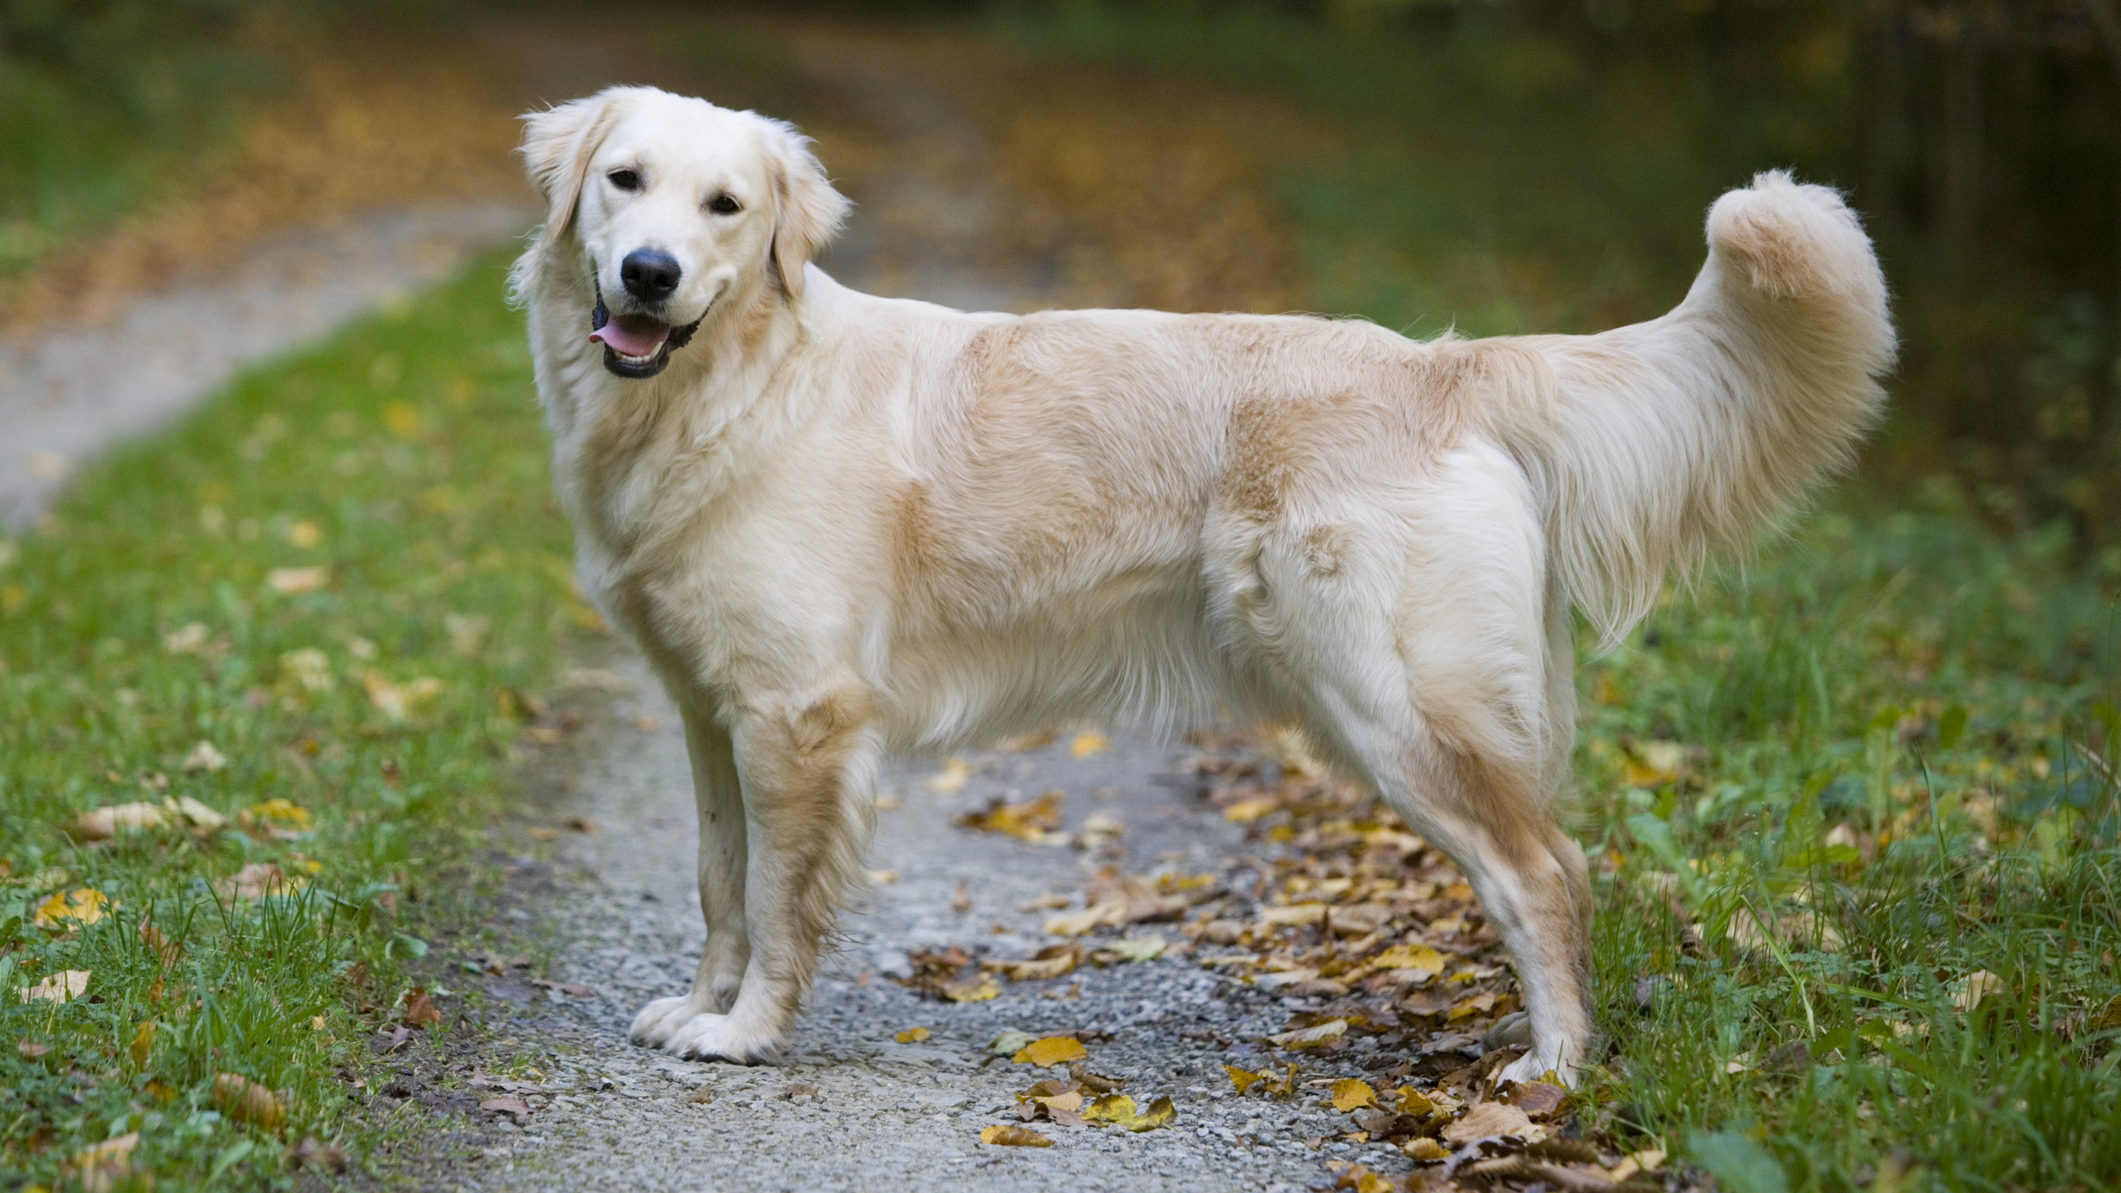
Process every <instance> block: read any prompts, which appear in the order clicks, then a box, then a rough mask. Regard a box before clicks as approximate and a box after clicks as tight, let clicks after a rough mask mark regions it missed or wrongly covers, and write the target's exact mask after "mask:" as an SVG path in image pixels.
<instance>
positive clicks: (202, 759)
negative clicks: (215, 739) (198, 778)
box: [184, 741, 228, 775]
mask: <svg viewBox="0 0 2121 1193" xmlns="http://www.w3.org/2000/svg"><path fill="white" fill-rule="evenodd" d="M227 765H228V756H227V755H226V754H223V753H222V752H221V751H219V750H217V749H215V748H214V743H212V742H210V741H202V742H200V743H199V744H198V745H196V746H193V747H192V748H191V753H189V754H186V755H185V756H184V773H185V774H187V775H188V774H192V773H195V772H197V771H202V770H203V771H208V772H212V771H217V770H220V769H221V768H222V767H224V766H227Z"/></svg>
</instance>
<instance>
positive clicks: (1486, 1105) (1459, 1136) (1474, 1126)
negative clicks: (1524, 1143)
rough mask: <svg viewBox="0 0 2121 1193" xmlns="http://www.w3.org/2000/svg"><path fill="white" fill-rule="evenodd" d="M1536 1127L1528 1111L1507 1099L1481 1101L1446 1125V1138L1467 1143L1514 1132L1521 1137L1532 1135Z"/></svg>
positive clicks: (1444, 1135)
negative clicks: (1507, 1101)
mask: <svg viewBox="0 0 2121 1193" xmlns="http://www.w3.org/2000/svg"><path fill="white" fill-rule="evenodd" d="M1535 1130H1537V1128H1535V1127H1534V1126H1532V1120H1531V1119H1530V1118H1529V1117H1527V1116H1526V1115H1525V1112H1524V1111H1522V1110H1519V1109H1518V1108H1517V1107H1515V1106H1512V1105H1509V1104H1508V1103H1506V1102H1482V1103H1480V1104H1479V1105H1477V1106H1474V1107H1472V1108H1471V1109H1468V1110H1467V1111H1466V1112H1465V1113H1464V1114H1463V1115H1461V1116H1459V1119H1458V1121H1457V1122H1454V1123H1452V1124H1450V1125H1449V1126H1447V1127H1445V1128H1444V1129H1443V1137H1444V1139H1445V1141H1446V1142H1449V1143H1457V1144H1466V1143H1471V1142H1473V1141H1474V1140H1476V1139H1491V1138H1493V1137H1495V1136H1497V1135H1514V1136H1517V1137H1518V1138H1520V1139H1524V1138H1532V1137H1533V1135H1532V1133H1533V1132H1534V1131H1535Z"/></svg>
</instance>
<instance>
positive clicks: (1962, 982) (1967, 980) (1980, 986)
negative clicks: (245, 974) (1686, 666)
mask: <svg viewBox="0 0 2121 1193" xmlns="http://www.w3.org/2000/svg"><path fill="white" fill-rule="evenodd" d="M37 914H38V919H39V920H40V922H41V920H42V919H43V914H44V913H43V912H41V911H40V912H38V913H37ZM2001 993H2003V979H2002V978H1999V977H1997V976H1996V975H1995V974H1992V973H1990V972H1989V971H1987V970H1985V969H1977V970H1975V971H1974V972H1972V973H1970V974H1968V975H1966V976H1965V977H1963V978H1960V979H1959V980H1958V981H1956V982H1953V983H1952V1006H1953V1008H1955V1009H1957V1010H1960V1011H1971V1010H1973V1009H1974V1008H1976V1007H1978V1006H1980V1005H1981V1003H1982V1000H1983V999H1988V998H1994V997H1995V996H1996V995H1999V994H2001Z"/></svg>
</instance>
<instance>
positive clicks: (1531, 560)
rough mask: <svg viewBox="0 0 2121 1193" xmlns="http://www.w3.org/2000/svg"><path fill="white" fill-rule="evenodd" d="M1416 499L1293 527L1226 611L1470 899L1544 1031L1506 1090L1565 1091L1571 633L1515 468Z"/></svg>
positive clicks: (1577, 949)
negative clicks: (1469, 888) (1557, 812)
mask: <svg viewBox="0 0 2121 1193" xmlns="http://www.w3.org/2000/svg"><path fill="white" fill-rule="evenodd" d="M1421 480H1422V481H1423V482H1426V483H1425V484H1423V485H1421V487H1420V488H1417V489H1413V490H1412V491H1411V492H1410V493H1409V494H1408V496H1406V497H1403V498H1402V499H1401V500H1400V501H1399V502H1396V503H1395V504H1394V505H1393V506H1392V507H1391V508H1390V509H1388V510H1380V509H1378V508H1376V507H1374V506H1367V507H1366V506H1362V505H1357V504H1352V503H1351V504H1341V503H1334V502H1331V501H1317V502H1314V503H1311V504H1309V505H1307V506H1306V507H1305V508H1303V509H1302V510H1301V512H1300V513H1292V516H1291V517H1290V518H1289V519H1288V524H1287V525H1286V526H1277V527H1276V528H1274V529H1273V530H1271V531H1270V532H1268V533H1267V534H1266V535H1265V536H1264V537H1263V539H1262V540H1261V543H1260V550H1259V552H1258V554H1257V556H1256V561H1255V563H1254V568H1255V570H1256V573H1257V576H1258V583H1257V590H1256V594H1255V595H1254V596H1253V597H1252V598H1251V601H1250V603H1249V606H1248V605H1247V603H1246V602H1245V601H1244V600H1242V599H1240V600H1237V601H1234V602H1233V605H1232V607H1233V610H1235V611H1239V612H1241V613H1243V614H1244V615H1245V617H1246V620H1247V621H1249V622H1250V623H1251V625H1252V628H1253V631H1254V633H1255V635H1256V637H1257V640H1258V642H1259V643H1260V645H1261V647H1262V648H1263V649H1264V650H1265V651H1266V652H1267V654H1268V655H1269V657H1270V658H1271V659H1272V661H1273V665H1272V669H1273V670H1274V671H1276V672H1278V673H1279V674H1281V675H1282V676H1283V677H1284V678H1285V679H1286V680H1287V681H1288V682H1289V683H1290V684H1291V686H1292V688H1293V692H1294V695H1295V698H1296V699H1297V701H1298V703H1299V706H1300V708H1301V710H1302V712H1303V716H1304V720H1305V724H1306V728H1307V730H1308V731H1309V732H1310V734H1311V736H1312V737H1313V738H1314V739H1316V740H1317V742H1318V744H1319V746H1320V747H1321V748H1322V749H1323V750H1324V751H1325V752H1326V753H1327V754H1328V756H1329V757H1331V758H1332V759H1333V760H1334V761H1335V762H1336V763H1337V764H1339V766H1340V768H1341V769H1342V770H1344V771H1345V772H1347V773H1348V775H1349V777H1351V778H1354V779H1358V780H1361V781H1365V782H1367V783H1368V784H1369V785H1371V786H1372V787H1373V789H1375V790H1376V791H1377V792H1378V793H1379V794H1380V795H1382V796H1383V797H1384V798H1385V800H1386V801H1387V802H1389V803H1390V804H1391V805H1392V807H1393V809H1394V810H1395V811H1397V812H1398V813H1399V814H1400V816H1401V817H1402V818H1403V819H1405V820H1406V822H1407V824H1408V826H1409V827H1410V828H1412V829H1413V830H1414V831H1415V832H1416V833H1418V834H1420V835H1421V836H1422V837H1423V838H1425V839H1426V840H1427V841H1428V842H1429V843H1430V844H1431V845H1434V846H1435V847H1436V848H1438V849H1440V850H1442V851H1443V852H1444V853H1445V854H1447V855H1449V856H1450V857H1451V859H1452V860H1453V861H1455V862H1456V863H1457V864H1458V865H1459V867H1460V868H1461V869H1463V870H1464V871H1465V873H1466V876H1467V878H1468V879H1469V880H1470V881H1471V883H1472V885H1473V889H1474V892H1475V893H1476V894H1477V895H1478V896H1479V898H1480V903H1481V907H1482V909H1483V911H1484V912H1485V913H1486V915H1487V917H1488V919H1489V920H1490V921H1491V922H1492V923H1493V924H1494V925H1495V927H1496V929H1497V931H1498V932H1500V934H1501V935H1502V938H1503V942H1504V944H1506V945H1507V946H1508V948H1509V950H1510V953H1511V956H1512V958H1513V959H1514V960H1515V962H1516V966H1517V973H1518V979H1519V983H1520V986H1521V989H1522V993H1523V999H1524V1006H1525V1009H1526V1011H1527V1014H1528V1018H1529V1020H1530V1024H1531V1028H1532V1048H1531V1050H1530V1052H1528V1053H1527V1054H1526V1055H1525V1056H1524V1057H1522V1058H1520V1059H1519V1060H1517V1061H1515V1062H1514V1063H1512V1064H1511V1065H1510V1066H1509V1067H1507V1068H1506V1069H1504V1070H1503V1073H1502V1075H1503V1076H1504V1077H1505V1078H1507V1079H1510V1080H1524V1079H1528V1078H1535V1077H1538V1076H1540V1075H1542V1074H1544V1073H1546V1072H1547V1071H1549V1070H1553V1071H1555V1072H1557V1073H1558V1074H1560V1075H1561V1077H1562V1078H1563V1079H1564V1080H1566V1079H1567V1078H1568V1077H1569V1076H1570V1073H1571V1070H1572V1068H1573V1066H1574V1065H1576V1064H1577V1063H1579V1062H1580V1061H1582V1060H1583V1059H1584V1057H1585V1056H1586V1055H1587V1052H1588V1049H1589V1047H1590V1042H1591V1035H1592V1030H1591V1016H1590V1012H1589V1003H1588V998H1589V989H1590V987H1589V974H1590V933H1589V928H1590V914H1591V897H1590V884H1589V879H1588V875H1587V869H1586V867H1585V864H1584V859H1583V854H1582V851H1581V850H1579V849H1577V848H1576V846H1575V845H1574V844H1573V843H1572V842H1571V841H1570V840H1569V838H1568V836H1567V834H1565V833H1563V832H1562V831H1561V828H1560V826H1559V825H1558V824H1557V823H1556V821H1555V818H1554V805H1555V802H1556V799H1557V797H1558V794H1559V791H1560V788H1561V785H1562V783H1563V782H1564V781H1565V779H1566V774H1567V765H1566V759H1567V749H1568V742H1569V740H1571V739H1572V737H1573V725H1572V723H1571V720H1570V718H1571V715H1572V710H1573V706H1574V701H1573V699H1572V691H1573V689H1572V688H1571V687H1569V682H1570V681H1569V679H1568V677H1566V676H1558V675H1554V674H1553V671H1554V669H1555V668H1557V667H1558V668H1566V667H1567V666H1568V665H1569V653H1568V650H1567V623H1566V622H1565V621H1561V622H1558V623H1557V621H1556V616H1557V612H1556V611H1557V610H1562V609H1563V607H1562V606H1561V605H1559V603H1558V602H1557V601H1556V600H1555V599H1554V598H1553V597H1552V594H1551V590H1550V587H1549V585H1548V583H1547V581H1546V576H1545V561H1544V550H1545V548H1544V541H1543V537H1542V534H1541V531H1540V526H1539V522H1538V520H1537V515H1536V512H1535V511H1536V506H1535V505H1534V504H1533V502H1532V500H1531V496H1530V493H1529V492H1528V490H1527V489H1526V486H1525V482H1524V479H1523V475H1522V473H1521V472H1519V471H1518V470H1517V469H1516V468H1515V467H1514V465H1513V464H1511V463H1510V462H1509V461H1507V460H1505V459H1503V458H1501V457H1500V454H1499V453H1495V452H1492V451H1483V450H1478V449H1473V450H1466V451H1461V452H1457V453H1453V454H1452V455H1449V456H1446V457H1443V458H1441V459H1439V460H1437V461H1435V462H1434V464H1433V465H1432V466H1431V467H1430V469H1429V470H1428V471H1427V473H1426V474H1425V475H1424V476H1422V478H1421ZM1336 514H1338V515H1339V516H1334V515H1336ZM1322 541H1330V542H1332V543H1333V544H1334V545H1335V549H1334V550H1333V551H1332V552H1331V553H1330V555H1321V553H1320V552H1319V551H1318V550H1317V544H1318V543H1320V542H1322ZM1322 562H1325V563H1330V565H1331V566H1330V567H1325V566H1321V563H1322Z"/></svg>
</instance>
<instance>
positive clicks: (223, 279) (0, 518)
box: [0, 199, 537, 530]
mask: <svg viewBox="0 0 2121 1193" xmlns="http://www.w3.org/2000/svg"><path fill="white" fill-rule="evenodd" d="M536 220H537V213H536V211H535V210H534V209H533V208H532V207H530V206H529V205H528V203H527V199H526V200H524V201H508V202H500V201H491V200H485V201H468V202H459V203H450V204H443V205H436V206H427V207H410V208H389V209H384V210H378V211H374V212H370V213H368V214H366V215H364V216H361V217H358V218H354V219H349V220H345V221H343V222H340V223H337V224H334V225H331V226H327V227H319V228H308V229H303V230H301V231H298V232H294V233H289V234H285V235H281V236H277V237H274V238H271V239H268V240H265V241H261V242H259V243H256V244H252V245H247V246H243V247H242V249H241V251H240V252H234V253H232V254H231V259H230V260H229V261H228V262H227V263H226V264H225V266H224V267H222V268H220V269H217V270H216V271H215V272H213V273H212V274H210V275H201V274H189V275H183V276H179V277H176V278H173V279H171V280H170V281H169V282H168V283H166V284H164V285H162V286H159V287H157V288H156V289H154V290H152V291H150V292H148V293H143V294H141V295H139V296H138V297H137V298H135V299H134V300H133V301H132V302H131V303H130V304H128V305H127V306H126V307H125V309H124V310H123V311H121V312H119V313H117V314H116V315H115V316H114V317H113V318H111V319H109V320H108V321H99V322H96V323H90V324H75V323H69V322H67V321H65V320H64V319H54V320H52V321H51V322H49V323H46V324H44V325H42V326H33V327H16V328H10V329H9V333H8V335H7V336H6V337H5V338H4V339H0V530H7V529H10V528H16V527H21V526H26V525H28V524H30V523H31V522H33V521H35V519H36V518H37V516H38V515H39V514H41V513H42V512H43V511H44V510H45V509H47V508H48V507H49V506H50V504H51V501H52V499H53V498H54V497H55V496H56V495H57V494H58V493H59V491H60V490H61V489H62V488H63V487H64V486H65V483H66V480H67V478H68V477H70V476H71V475H72V474H73V473H74V472H75V470H76V469H78V468H79V467H80V465H81V463H82V462H83V461H84V460H86V459H87V458H88V457H90V456H93V455H94V454H96V453H97V452H99V451H101V450H102V449H103V448H105V447H107V446H109V445H110V444H111V443H113V442H115V441H117V440H119V439H124V438H130V437H133V436H137V435H141V434H145V433H147V432H149V431H152V430H154V429H155V428H156V427H159V426H162V425H163V424H165V423H167V422H168V421H170V420H171V419H174V418H175V417H177V416H178V415H179V414H181V413H183V412H184V411H185V410H187V409H189V408H190V407H191V406H192V405H194V404H195V403H197V402H198V401H199V400H200V399H201V398H204V397H206V396H207V395H208V394H211V393H213V392H215V391H216V390H219V389H220V388H221V387H222V386H224V385H226V384H227V383H228V381H229V379H230V378H232V377H233V376H235V374H236V373H237V372H239V371H241V370H242V369H244V368H246V367H248V366H250V365H252V364H255V363H257V362H259V361H262V360H265V359H267V358H270V357H274V356H278V355H281V354H283V353H286V352H288V351H291V350H293V349H296V348H300V347H303V346H305V345H307V344H309V343H311V342H313V341H315V340H317V339H320V338H322V337H323V336H324V335H326V334H327V333H329V332H330V331H331V330H332V329H333V328H335V327H338V326H339V325H340V324H342V323H344V322H346V321H347V320H348V319H351V318H353V317H354V316H356V315H360V314H362V313H364V312H367V311H369V310H372V309H374V308H375V307H377V306H379V305H382V304H383V303H386V302H389V301H390V300H392V299H393V298H396V297H398V296H401V295H404V294H406V293H409V292H410V291H412V290H415V289H418V288H420V287H423V286H428V285H431V284H433V283H435V282H437V281H440V280H441V279H443V278H445V277H448V276H449V275H450V274H452V273H454V272H456V270H457V269H458V268H459V267H460V266H462V265H463V263H464V261H465V259H466V258H467V257H468V256H469V255H470V254H472V253H473V252H476V251H478V250H479V249H483V248H487V247H490V246H492V245H496V244H500V243H503V242H505V241H507V240H508V239H510V238H511V237H514V236H518V235H520V234H521V233H522V231H523V229H525V228H526V227H528V226H529V225H531V224H532V223H535V222H536Z"/></svg>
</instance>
